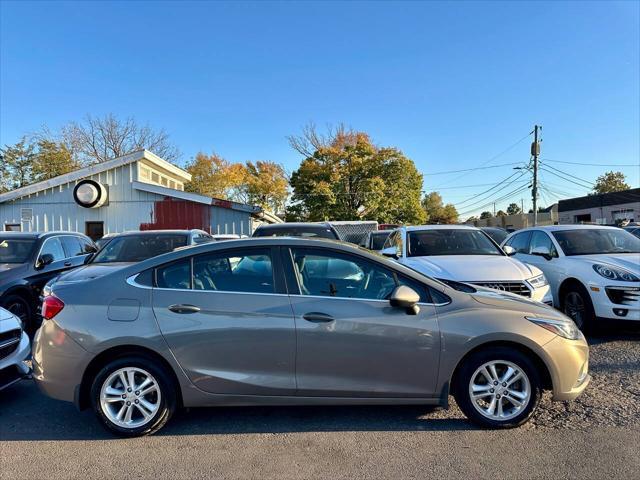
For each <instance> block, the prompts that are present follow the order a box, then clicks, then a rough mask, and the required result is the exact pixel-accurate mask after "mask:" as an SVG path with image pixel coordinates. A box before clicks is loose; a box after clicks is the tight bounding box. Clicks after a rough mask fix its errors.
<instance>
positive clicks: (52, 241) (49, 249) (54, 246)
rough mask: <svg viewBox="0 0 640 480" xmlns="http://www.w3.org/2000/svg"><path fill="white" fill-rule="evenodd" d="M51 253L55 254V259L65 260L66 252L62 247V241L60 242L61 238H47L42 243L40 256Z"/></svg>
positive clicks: (55, 260)
mask: <svg viewBox="0 0 640 480" xmlns="http://www.w3.org/2000/svg"><path fill="white" fill-rule="evenodd" d="M45 254H49V255H51V256H53V261H54V262H57V261H59V260H64V258H65V254H64V250H63V249H62V243H60V239H59V238H58V237H51V238H47V239H46V240H45V241H44V244H43V245H42V250H40V256H42V255H45Z"/></svg>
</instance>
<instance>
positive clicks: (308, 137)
mask: <svg viewBox="0 0 640 480" xmlns="http://www.w3.org/2000/svg"><path fill="white" fill-rule="evenodd" d="M326 129H327V131H326V133H319V132H318V129H317V128H316V125H315V123H313V122H309V123H308V124H306V125H305V126H304V127H302V133H301V134H300V135H289V136H288V137H287V140H288V141H289V145H290V146H291V148H293V149H294V150H295V151H296V152H298V153H299V154H300V155H302V156H303V157H311V156H312V155H313V153H314V152H316V151H318V150H320V149H322V148H328V147H330V146H332V145H335V144H336V142H341V143H350V142H351V141H352V140H353V139H355V136H356V132H354V131H353V129H352V128H350V127H347V126H346V125H345V124H344V123H340V124H338V125H337V126H335V127H333V126H332V125H327V127H326ZM351 143H353V142H351Z"/></svg>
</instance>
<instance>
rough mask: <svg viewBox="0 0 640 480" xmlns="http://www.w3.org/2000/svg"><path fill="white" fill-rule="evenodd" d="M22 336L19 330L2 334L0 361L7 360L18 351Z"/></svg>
mask: <svg viewBox="0 0 640 480" xmlns="http://www.w3.org/2000/svg"><path fill="white" fill-rule="evenodd" d="M21 336H22V330H20V329H19V328H16V329H15V330H9V331H8V332H3V333H0V359H3V358H6V357H8V356H9V355H11V354H12V353H13V352H15V351H16V349H17V348H18V345H19V344H20V337H21Z"/></svg>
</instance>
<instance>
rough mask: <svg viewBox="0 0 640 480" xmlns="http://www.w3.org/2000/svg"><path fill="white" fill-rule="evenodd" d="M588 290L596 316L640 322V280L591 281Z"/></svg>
mask: <svg viewBox="0 0 640 480" xmlns="http://www.w3.org/2000/svg"><path fill="white" fill-rule="evenodd" d="M587 290H588V291H589V295H590V296H591V303H592V304H593V309H594V312H595V314H596V317H598V318H605V319H615V320H628V321H635V322H640V284H638V282H605V283H602V284H600V283H595V282H589V284H588V285H587Z"/></svg>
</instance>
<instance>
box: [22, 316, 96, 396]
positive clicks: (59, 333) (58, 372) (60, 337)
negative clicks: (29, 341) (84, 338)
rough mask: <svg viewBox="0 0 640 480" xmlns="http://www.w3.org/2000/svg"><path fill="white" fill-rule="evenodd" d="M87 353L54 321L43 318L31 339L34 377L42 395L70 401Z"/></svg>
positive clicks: (80, 375)
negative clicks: (40, 325) (43, 320)
mask: <svg viewBox="0 0 640 480" xmlns="http://www.w3.org/2000/svg"><path fill="white" fill-rule="evenodd" d="M89 359H90V356H89V353H88V352H87V351H86V350H85V349H84V348H82V347H81V346H80V345H78V344H77V343H76V342H75V340H73V339H72V338H71V337H70V336H68V335H67V334H66V333H65V332H64V330H62V329H61V328H60V327H59V326H58V325H57V324H56V322H55V321H54V320H46V321H45V322H44V323H43V324H42V327H40V329H39V330H38V331H37V332H36V336H35V338H34V340H33V378H34V380H35V381H36V384H37V385H38V388H39V389H40V390H41V391H42V393H44V394H45V395H47V396H49V397H52V398H56V399H58V400H65V401H68V402H73V401H74V399H75V391H76V387H77V386H78V385H80V383H81V381H82V375H83V372H84V370H85V368H86V366H87V364H88V362H89Z"/></svg>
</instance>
